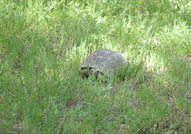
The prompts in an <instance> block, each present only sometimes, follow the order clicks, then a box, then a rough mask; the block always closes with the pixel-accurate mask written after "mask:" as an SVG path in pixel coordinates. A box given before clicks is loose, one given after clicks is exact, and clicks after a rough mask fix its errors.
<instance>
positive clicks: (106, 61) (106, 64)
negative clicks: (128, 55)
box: [80, 49, 127, 77]
mask: <svg viewBox="0 0 191 134" xmlns="http://www.w3.org/2000/svg"><path fill="white" fill-rule="evenodd" d="M126 64H127V62H126V60H125V58H124V56H123V55H122V54H121V53H119V52H117V51H114V50H110V49H99V50H97V51H95V52H94V53H92V54H91V55H89V56H88V57H87V58H86V59H85V60H84V62H83V63H82V64H81V65H80V68H81V72H82V74H83V75H84V76H86V77H88V76H89V75H91V74H92V73H95V74H98V73H101V74H104V75H105V74H106V75H107V76H108V77H111V76H112V74H113V72H116V70H118V69H119V68H121V67H124V66H126Z"/></svg>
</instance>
